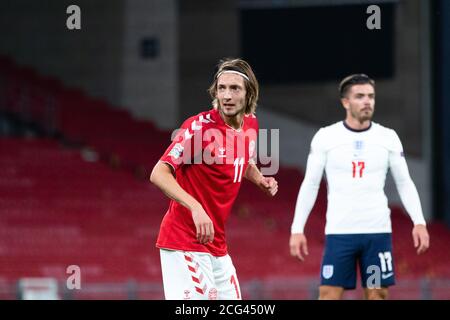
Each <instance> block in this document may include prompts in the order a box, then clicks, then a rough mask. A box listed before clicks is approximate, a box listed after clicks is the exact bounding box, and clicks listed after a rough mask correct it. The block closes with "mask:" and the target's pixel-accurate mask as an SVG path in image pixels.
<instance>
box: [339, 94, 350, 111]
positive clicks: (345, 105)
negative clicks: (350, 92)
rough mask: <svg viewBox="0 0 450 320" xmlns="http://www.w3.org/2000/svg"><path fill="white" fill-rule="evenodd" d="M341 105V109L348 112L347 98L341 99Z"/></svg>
mask: <svg viewBox="0 0 450 320" xmlns="http://www.w3.org/2000/svg"><path fill="white" fill-rule="evenodd" d="M341 104H342V107H344V109H345V110H348V108H349V102H348V98H347V97H343V98H341Z"/></svg>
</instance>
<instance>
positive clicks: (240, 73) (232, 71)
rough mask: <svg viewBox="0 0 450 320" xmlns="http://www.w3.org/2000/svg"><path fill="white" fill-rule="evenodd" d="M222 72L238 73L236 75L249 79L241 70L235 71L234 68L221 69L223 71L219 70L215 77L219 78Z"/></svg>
mask: <svg viewBox="0 0 450 320" xmlns="http://www.w3.org/2000/svg"><path fill="white" fill-rule="evenodd" d="M223 73H235V74H238V75H240V76H242V77H244V78H245V79H247V80H248V81H250V79H249V78H248V77H247V75H246V74H244V73H242V72H239V71H236V70H223V71H221V72H219V74H218V75H217V77H216V79H217V78H219V77H220V76H221V75H222V74H223Z"/></svg>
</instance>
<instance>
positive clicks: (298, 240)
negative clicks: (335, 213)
mask: <svg viewBox="0 0 450 320" xmlns="http://www.w3.org/2000/svg"><path fill="white" fill-rule="evenodd" d="M322 130H323V129H321V130H319V131H318V132H317V133H316V135H315V136H314V138H313V140H312V142H311V149H310V153H309V156H308V162H307V165H306V173H305V178H304V179H303V182H302V185H301V187H300V191H299V193H298V197H297V203H296V206H295V214H294V220H293V222H292V226H291V237H290V240H289V249H290V252H291V256H293V257H297V258H298V259H300V260H302V261H304V259H305V257H304V256H306V255H308V244H307V239H306V236H305V234H304V228H305V224H306V220H307V219H308V216H309V214H310V213H311V210H312V208H313V206H314V203H315V202H316V198H317V193H318V192H319V187H320V182H321V180H322V175H323V170H324V168H325V163H326V152H325V148H324V146H323V142H322V140H323V139H322V138H321V136H322V134H323V131H322Z"/></svg>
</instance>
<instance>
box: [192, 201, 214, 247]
mask: <svg viewBox="0 0 450 320" xmlns="http://www.w3.org/2000/svg"><path fill="white" fill-rule="evenodd" d="M191 212H192V219H193V220H194V224H195V231H196V237H197V240H198V241H199V242H200V243H201V244H206V243H208V242H213V240H214V226H213V223H212V221H211V219H210V218H209V216H208V214H207V213H206V212H205V210H204V209H203V208H202V206H197V207H195V208H194V209H192V210H191Z"/></svg>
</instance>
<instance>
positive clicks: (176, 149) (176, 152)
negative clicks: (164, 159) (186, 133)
mask: <svg viewBox="0 0 450 320" xmlns="http://www.w3.org/2000/svg"><path fill="white" fill-rule="evenodd" d="M183 150H184V147H183V146H182V145H181V144H179V143H177V144H175V145H174V146H173V148H172V150H170V152H169V156H171V157H173V158H175V159H178V158H179V157H180V156H181V154H182V153H183Z"/></svg>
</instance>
